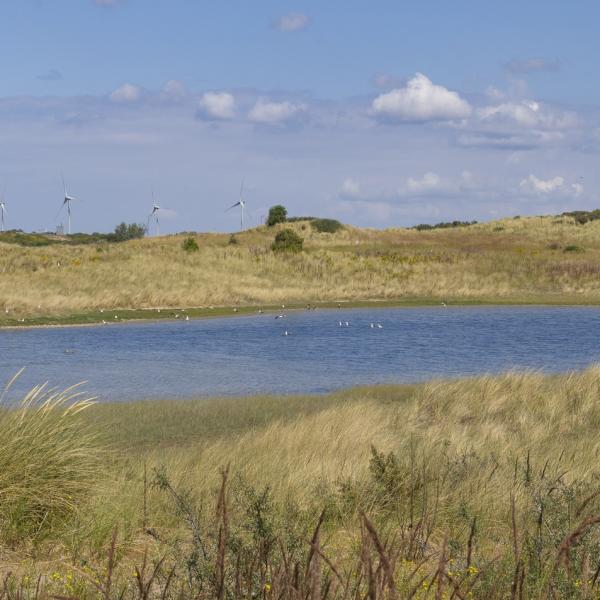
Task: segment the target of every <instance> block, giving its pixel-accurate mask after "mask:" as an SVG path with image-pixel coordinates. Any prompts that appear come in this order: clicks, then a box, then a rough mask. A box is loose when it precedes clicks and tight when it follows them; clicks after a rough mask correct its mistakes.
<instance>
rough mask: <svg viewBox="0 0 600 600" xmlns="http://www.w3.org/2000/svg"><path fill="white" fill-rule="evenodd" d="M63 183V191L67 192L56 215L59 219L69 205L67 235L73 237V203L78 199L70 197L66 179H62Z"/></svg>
mask: <svg viewBox="0 0 600 600" xmlns="http://www.w3.org/2000/svg"><path fill="white" fill-rule="evenodd" d="M61 178H62V182H63V190H64V192H65V197H64V200H63V203H62V204H61V206H60V208H59V209H58V212H57V213H56V216H57V217H58V215H59V214H60V211H61V210H62V209H63V208H64V206H65V204H66V205H67V215H68V226H67V233H68V234H69V235H71V202H73V200H76V198H73V196H69V194H68V193H67V184H66V183H65V178H64V177H62V175H61Z"/></svg>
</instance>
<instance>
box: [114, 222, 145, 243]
mask: <svg viewBox="0 0 600 600" xmlns="http://www.w3.org/2000/svg"><path fill="white" fill-rule="evenodd" d="M145 235H146V228H145V227H144V226H143V225H140V224H139V223H129V224H127V223H120V224H119V225H117V226H116V227H115V231H114V233H113V234H112V236H111V241H114V242H126V241H127V240H135V239H139V238H143V237H144V236H145Z"/></svg>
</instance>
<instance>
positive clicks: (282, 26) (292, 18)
mask: <svg viewBox="0 0 600 600" xmlns="http://www.w3.org/2000/svg"><path fill="white" fill-rule="evenodd" d="M309 23H310V17H309V16H307V15H305V14H303V13H296V12H293V13H289V14H287V15H283V16H281V17H279V18H278V19H277V20H276V21H275V23H274V26H275V28H276V29H279V31H300V30H301V29H304V28H306V27H307V26H308V25H309Z"/></svg>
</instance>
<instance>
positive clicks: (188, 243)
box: [181, 236, 200, 252]
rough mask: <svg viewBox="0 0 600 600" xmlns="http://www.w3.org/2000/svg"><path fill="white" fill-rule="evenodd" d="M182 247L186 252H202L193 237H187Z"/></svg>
mask: <svg viewBox="0 0 600 600" xmlns="http://www.w3.org/2000/svg"><path fill="white" fill-rule="evenodd" d="M181 247H182V248H183V249H184V250H185V251H186V252H198V250H200V248H199V246H198V242H197V241H196V238H193V237H192V236H190V237H186V238H185V240H183V243H182V244H181Z"/></svg>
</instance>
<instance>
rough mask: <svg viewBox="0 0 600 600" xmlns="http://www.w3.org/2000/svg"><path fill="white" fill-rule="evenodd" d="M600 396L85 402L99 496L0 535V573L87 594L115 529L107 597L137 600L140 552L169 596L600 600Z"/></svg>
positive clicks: (487, 393) (497, 381)
mask: <svg viewBox="0 0 600 600" xmlns="http://www.w3.org/2000/svg"><path fill="white" fill-rule="evenodd" d="M599 397H600V367H593V368H590V369H588V370H586V371H583V372H580V373H571V374H566V375H560V376H545V375H541V374H537V373H516V372H515V373H508V374H505V375H500V376H493V377H492V376H484V377H477V378H471V379H460V380H452V381H434V382H431V383H427V384H420V385H415V386H378V387H369V388H356V389H351V390H347V391H343V392H338V393H335V394H331V395H327V396H299V397H292V398H278V397H254V398H241V399H221V400H219V399H214V400H209V401H205V400H202V401H173V402H169V403H167V402H152V401H148V402H137V403H131V404H106V405H105V404H98V405H94V406H91V407H88V408H87V409H86V410H83V411H80V412H78V413H77V414H73V415H72V419H73V423H77V424H78V425H77V426H78V427H81V428H82V432H90V431H91V432H93V433H94V434H95V435H96V436H98V437H97V440H96V442H95V443H96V444H97V447H98V448H99V449H100V450H102V451H103V452H104V453H106V454H105V458H104V459H103V461H102V464H101V465H98V464H97V463H93V465H92V463H89V464H90V468H93V469H94V470H95V471H94V472H95V473H96V475H95V483H94V485H90V486H89V487H87V488H86V489H85V490H81V489H79V491H77V492H76V501H74V500H72V504H73V507H72V509H71V511H70V513H69V516H68V518H64V516H63V518H61V519H58V518H57V519H52V518H48V519H47V520H45V521H44V522H43V523H42V524H40V525H39V526H38V528H37V530H32V529H31V528H27V527H26V526H25V525H26V523H25V522H23V523H22V524H21V526H22V536H21V539H20V541H19V542H18V543H15V537H14V530H11V532H12V533H11V536H12V537H11V536H8V537H7V535H8V534H7V531H8V530H7V529H5V528H2V525H1V524H2V521H1V520H0V549H2V550H1V551H2V557H3V561H0V562H1V563H2V564H5V565H10V570H12V571H13V579H12V580H11V581H12V584H11V585H13V586H14V589H15V590H17V588H18V586H19V585H24V584H23V577H28V578H29V579H28V580H27V581H35V577H36V576H37V575H39V574H42V575H43V584H44V586H45V587H44V589H46V590H47V591H48V593H50V592H51V593H54V594H57V595H60V594H63V595H68V594H71V595H73V594H76V595H77V596H76V597H95V596H94V593H97V592H93V590H94V589H95V588H94V584H93V583H91V582H90V577H89V574H90V573H95V574H96V575H94V577H96V576H97V577H98V579H97V581H100V582H101V583H102V585H105V584H106V571H105V570H104V569H106V566H107V564H108V563H107V561H108V560H109V558H108V557H109V555H111V551H110V548H111V540H112V539H113V535H114V532H115V531H116V532H117V534H116V535H117V537H116V540H115V545H114V552H113V553H112V556H113V558H112V559H111V560H112V567H111V568H110V572H111V580H112V582H113V583H112V584H111V585H113V591H114V597H118V596H119V594H120V592H121V591H122V590H124V593H125V592H126V594H127V595H126V596H125V597H131V598H142V597H144V596H143V594H142V593H141V592H140V591H139V587H138V585H137V583H138V581H139V579H140V577H139V576H138V575H135V577H134V576H133V575H132V573H136V571H135V568H136V567H138V568H141V565H142V563H143V561H144V553H146V562H147V563H148V564H149V565H152V567H151V568H150V572H152V570H153V569H154V568H155V566H156V565H157V564H158V562H157V561H159V560H160V559H162V562H161V563H160V564H159V565H158V567H157V576H156V578H155V579H154V580H153V581H152V583H151V584H150V585H151V587H152V589H153V590H154V593H155V594H157V595H160V594H161V593H162V591H163V590H164V589H165V586H166V588H167V592H166V597H176V596H177V593H179V590H180V589H181V590H185V595H184V596H183V597H206V598H212V597H219V595H220V594H224V595H225V596H227V597H240V596H248V595H254V596H256V597H265V598H267V597H284V598H288V597H289V598H295V597H305V596H306V595H312V597H322V595H323V591H324V589H325V588H326V587H328V588H329V592H328V593H329V594H330V597H337V598H344V597H348V598H349V597H355V592H356V590H359V591H360V596H361V597H362V596H364V595H366V594H367V593H368V589H369V587H371V588H373V589H376V590H377V592H376V597H381V598H385V597H390V598H391V597H394V594H396V597H401V598H404V597H409V596H410V595H411V593H412V594H413V595H412V596H411V597H418V598H425V597H432V598H433V597H436V594H439V596H437V597H448V598H450V597H451V595H452V591H455V592H456V594H455V596H454V597H474V598H505V597H511V590H512V589H517V590H521V591H520V592H519V594H520V595H519V594H517V595H515V596H514V597H523V598H529V597H531V598H537V597H539V598H546V597H560V598H578V597H581V598H584V597H587V598H591V597H599V595H600V594H599V590H598V587H597V586H598V584H599V583H600V582H598V578H597V577H595V576H594V572H595V570H596V567H597V557H598V552H599V551H600V531H599V530H598V526H597V523H598V520H599V519H600V517H597V515H598V514H599V513H600V497H599V496H597V495H596V494H597V493H598V491H599V490H600V466H599V464H600V463H599V461H598V457H599V454H600V436H599V435H598V430H599V426H600V403H599V402H598V398H599ZM6 414H10V411H8V413H7V412H5V413H2V415H3V416H4V418H6ZM118 425H119V426H118ZM1 427H2V421H1V418H0V428H1ZM57 436H58V438H59V439H62V438H61V434H60V433H58V434H57ZM68 439H70V440H71V442H69V443H72V441H73V440H74V439H76V438H72V437H70V438H68ZM86 439H87V438H86ZM31 446H32V447H34V446H35V443H32V444H31ZM75 447H76V446H75ZM84 447H86V448H87V442H86V444H84ZM0 456H1V453H0ZM38 460H40V459H39V455H38V454H35V453H33V450H32V462H33V463H36V462H37V461H38ZM227 465H229V467H228V469H229V470H228V471H227V477H226V481H225V485H224V486H223V479H222V477H223V471H222V469H224V468H226V466H227ZM32 485H33V484H32ZM220 488H221V489H222V492H223V495H220V494H219V489H220ZM23 493H26V491H24V492H23ZM69 495H72V496H73V493H69ZM219 498H221V500H219ZM223 507H225V513H224V512H223V510H224V508H223ZM323 509H325V513H324V520H323V522H322V524H321V525H320V527H318V529H317V532H315V527H317V524H318V523H319V515H320V514H321V512H322V511H323ZM51 514H53V512H52V511H49V512H48V515H51ZM115 527H116V530H115ZM315 536H316V537H315ZM311 538H312V539H313V546H312V547H313V551H312V552H311V550H310V549H311V544H310V540H311ZM11 540H12V541H11ZM315 540H316V541H315ZM315 544H317V546H316V547H318V549H319V550H318V553H317V556H319V557H320V558H319V560H316V559H313V558H311V556H314V552H315V551H314V548H315ZM32 549H33V550H32ZM327 561H329V562H327ZM296 563H298V565H299V567H298V568H299V569H300V571H297V570H295V569H296V568H295V567H294V566H293V565H295V564H296ZM82 565H83V566H82ZM219 565H220V566H219ZM307 565H308V566H307ZM386 565H387V566H386ZM86 569H88V571H86ZM305 569H306V570H305ZM6 570H8V567H7V569H6ZM171 570H172V573H173V575H172V576H171V579H169V573H171ZM14 573H18V576H17V575H14ZM294 573H296V575H294ZM336 573H337V574H336ZM221 576H222V577H221ZM15 577H17V578H16V579H15ZM149 578H150V576H149V572H146V573H145V575H143V576H142V577H141V579H143V580H144V581H145V582H146V583H147V582H148V581H149ZM342 581H345V582H349V583H348V585H347V586H346V587H344V585H345V584H344V585H343V584H342ZM15 586H16V587H15ZM171 586H172V587H171ZM219 586H221V587H219ZM348 586H349V587H348ZM415 586H416V587H415ZM394 590H395V592H394ZM444 593H446V596H443V594H444ZM111 594H112V592H111ZM106 597H113V596H112V595H110V594H109V595H108V596H106Z"/></svg>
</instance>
